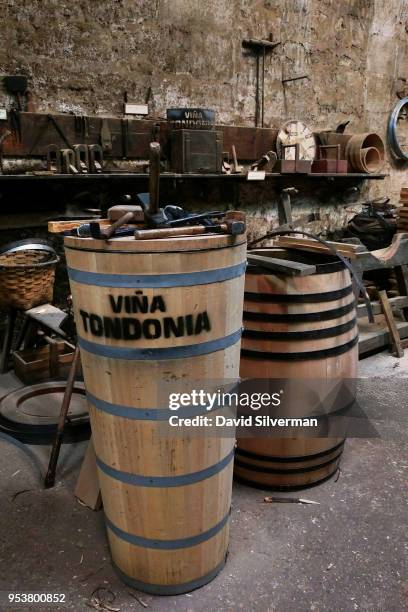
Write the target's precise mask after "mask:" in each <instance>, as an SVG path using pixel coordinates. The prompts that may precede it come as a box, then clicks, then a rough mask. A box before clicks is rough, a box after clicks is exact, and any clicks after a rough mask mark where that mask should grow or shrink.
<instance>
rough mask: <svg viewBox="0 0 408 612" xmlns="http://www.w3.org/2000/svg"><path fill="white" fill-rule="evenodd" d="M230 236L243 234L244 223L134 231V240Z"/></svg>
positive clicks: (231, 222)
mask: <svg viewBox="0 0 408 612" xmlns="http://www.w3.org/2000/svg"><path fill="white" fill-rule="evenodd" d="M208 233H216V234H231V235H233V236H237V235H238V234H244V233H245V223H243V222H242V221H233V220H232V219H229V220H227V221H226V222H225V223H219V224H217V225H187V226H186V227H169V228H163V229H152V230H136V231H135V238H136V240H156V239H158V238H173V237H176V236H197V235H199V234H208Z"/></svg>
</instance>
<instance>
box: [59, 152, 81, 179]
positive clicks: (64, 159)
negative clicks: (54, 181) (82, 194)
mask: <svg viewBox="0 0 408 612" xmlns="http://www.w3.org/2000/svg"><path fill="white" fill-rule="evenodd" d="M61 172H62V173H63V174H79V173H78V170H77V167H76V165H75V153H74V152H73V150H72V149H61Z"/></svg>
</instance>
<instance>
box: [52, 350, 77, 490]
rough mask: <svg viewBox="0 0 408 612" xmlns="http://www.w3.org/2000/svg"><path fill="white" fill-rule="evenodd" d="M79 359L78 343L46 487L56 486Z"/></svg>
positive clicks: (66, 388) (63, 401)
mask: <svg viewBox="0 0 408 612" xmlns="http://www.w3.org/2000/svg"><path fill="white" fill-rule="evenodd" d="M78 361H79V346H78V345H76V347H75V353H74V358H73V360H72V364H71V368H70V370H69V374H68V380H67V386H66V387H65V393H64V397H63V400H62V404H61V412H60V416H59V421H58V427H57V433H56V435H55V440H54V444H53V445H52V450H51V455H50V462H49V464H48V470H47V474H46V476H45V480H44V485H45V488H46V489H49V488H50V487H53V486H54V483H55V471H56V469H57V462H58V457H59V453H60V449H61V443H62V437H63V435H64V429H65V423H66V420H67V414H68V410H69V404H70V402H71V397H72V392H73V390H74V383H75V374H76V369H77V365H78Z"/></svg>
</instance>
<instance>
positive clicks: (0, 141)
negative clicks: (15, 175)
mask: <svg viewBox="0 0 408 612" xmlns="http://www.w3.org/2000/svg"><path fill="white" fill-rule="evenodd" d="M10 134H11V131H10V130H4V132H3V133H2V135H1V136H0V174H3V143H4V141H5V140H6V138H7V136H10Z"/></svg>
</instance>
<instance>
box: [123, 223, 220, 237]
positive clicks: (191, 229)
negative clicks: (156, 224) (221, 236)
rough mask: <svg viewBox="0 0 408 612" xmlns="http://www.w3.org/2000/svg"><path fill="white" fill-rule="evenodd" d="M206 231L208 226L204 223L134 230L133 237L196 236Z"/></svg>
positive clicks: (208, 229)
mask: <svg viewBox="0 0 408 612" xmlns="http://www.w3.org/2000/svg"><path fill="white" fill-rule="evenodd" d="M206 231H210V228H209V227H207V226H205V225H187V226H184V227H168V228H162V229H151V230H149V229H148V230H136V231H135V238H136V240H157V239H159V238H173V237H175V236H196V235H198V234H205V233H206Z"/></svg>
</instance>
